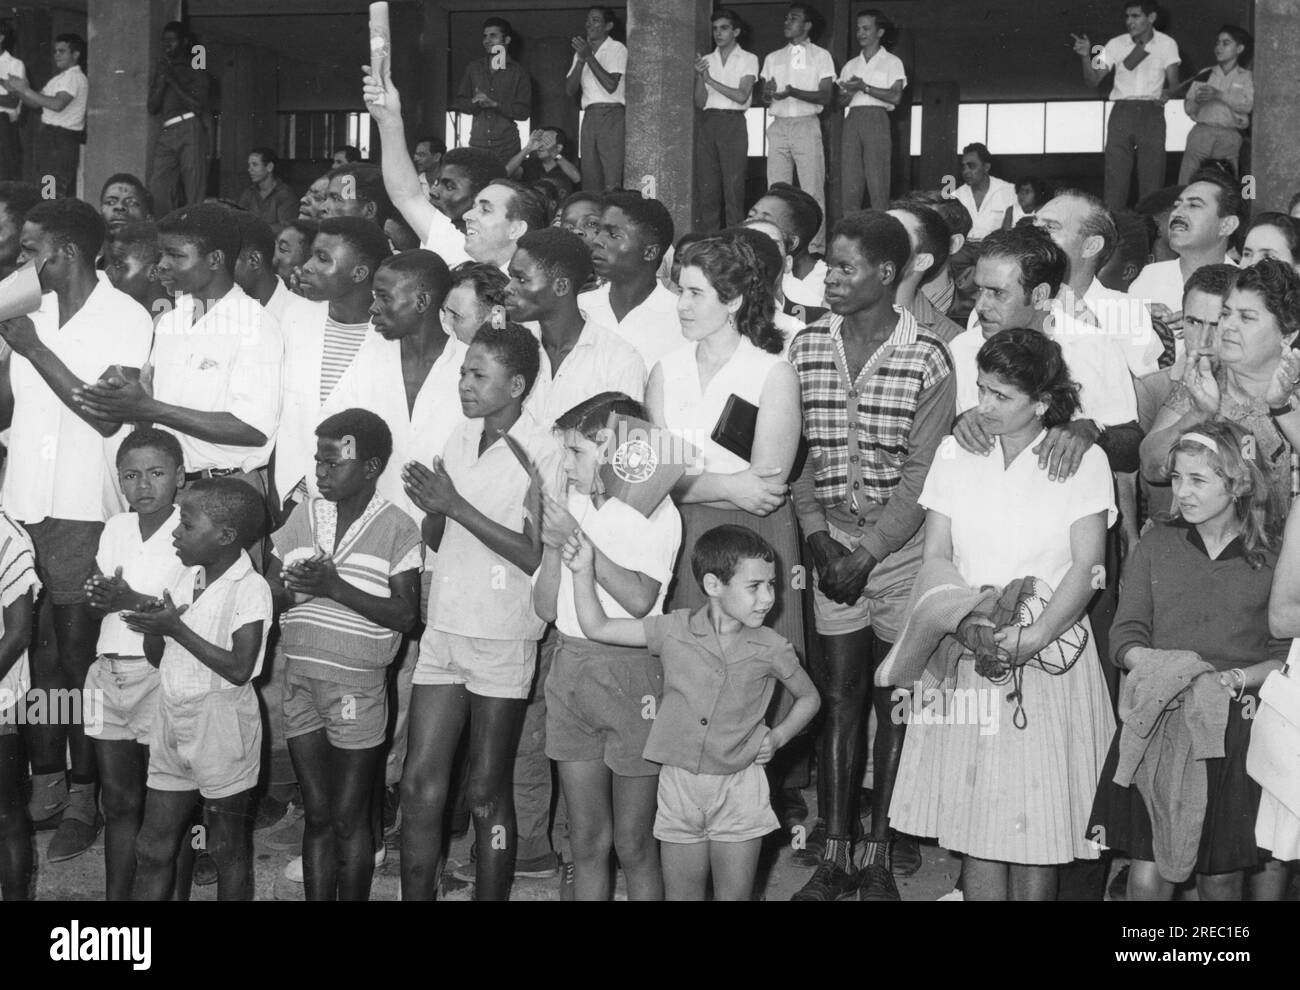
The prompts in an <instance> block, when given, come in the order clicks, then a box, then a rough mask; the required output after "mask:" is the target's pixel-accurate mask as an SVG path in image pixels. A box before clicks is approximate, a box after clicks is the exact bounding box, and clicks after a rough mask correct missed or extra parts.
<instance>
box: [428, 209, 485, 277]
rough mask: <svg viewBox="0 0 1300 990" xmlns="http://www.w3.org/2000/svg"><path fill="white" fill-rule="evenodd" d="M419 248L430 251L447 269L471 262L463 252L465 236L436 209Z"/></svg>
mask: <svg viewBox="0 0 1300 990" xmlns="http://www.w3.org/2000/svg"><path fill="white" fill-rule="evenodd" d="M420 247H421V248H423V249H424V250H425V251H432V252H433V253H434V254H436V255H437V256H438V257H439V258H441V259H442V260H443V261H444V262H446V264H447V267H448V268H455V267H456V266H457V265H459V264H460V263H461V262H464V261H472V260H473V259H472V258H470V256H469V252H468V251H466V250H465V235H464V234H463V233H462V232H461V231H459V230H457V229H456V225H455V224H454V223H452V222H451V221H450V220H449V219H448V218H447V215H446V214H445V213H443V212H442V211H441V210H437V209H435V210H434V211H433V219H432V220H430V221H429V229H428V230H426V231H425V232H424V237H423V239H422V240H421V241H420Z"/></svg>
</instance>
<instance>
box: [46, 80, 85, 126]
mask: <svg viewBox="0 0 1300 990" xmlns="http://www.w3.org/2000/svg"><path fill="white" fill-rule="evenodd" d="M89 88H90V87H89V85H88V83H87V82H86V74H85V73H84V72H82V71H81V66H79V65H74V66H73V67H72V68H71V69H67V70H65V71H63V72H60V73H59V74H58V75H57V76H55V77H54V78H53V79H51V80H50V81H49V82H47V83H46V84H45V86H44V87H43V88H42V89H41V95H42V96H58V95H59V94H60V93H67V94H68V95H69V96H71V97H72V100H71V101H70V102H69V103H68V105H67V106H66V107H64V108H63V109H62V110H51V109H50V108H49V107H45V108H43V109H42V110H41V123H42V124H44V125H45V126H46V127H66V128H67V129H68V130H70V131H84V130H85V129H86V93H87V92H88V91H89Z"/></svg>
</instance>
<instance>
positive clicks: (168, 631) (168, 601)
mask: <svg viewBox="0 0 1300 990" xmlns="http://www.w3.org/2000/svg"><path fill="white" fill-rule="evenodd" d="M189 608H190V607H189V606H188V605H182V606H181V607H180V608H177V607H176V604H175V603H174V602H173V601H172V596H171V594H170V593H169V592H166V591H164V592H163V596H162V599H161V600H159V599H157V598H155V599H154V600H153V601H152V602H150V603H149V604H148V606H146V607H142V608H141V609H139V610H137V611H135V612H123V613H122V621H123V622H125V623H126V626H127V628H128V629H130V630H131V631H132V632H138V633H143V634H144V635H146V636H173V637H174V636H175V635H176V633H177V632H179V631H180V630H181V628H182V627H183V626H184V625H185V623H184V622H182V621H181V616H182V615H184V614H185V613H186V612H188V611H189Z"/></svg>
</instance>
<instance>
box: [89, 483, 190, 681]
mask: <svg viewBox="0 0 1300 990" xmlns="http://www.w3.org/2000/svg"><path fill="white" fill-rule="evenodd" d="M180 517H181V510H180V509H178V508H173V509H172V514H171V515H170V516H169V517H168V518H167V520H166V521H165V522H164V523H163V524H162V525H161V526H159V527H158V529H157V530H156V531H155V532H154V534H153V535H152V536H150V537H149V539H147V540H146V539H143V538H142V537H141V535H140V517H139V516H138V515H136V513H134V512H123V513H121V514H120V515H116V516H114V517H113V518H112V519H110V520H108V522H106V523H105V524H104V531H103V532H102V533H100V534H99V550H98V552H97V553H96V554H95V563H96V564H97V565H98V566H99V570H100V573H101V574H106V575H109V576H112V574H113V572H114V571H115V570H116V569H117V568H119V567H120V568H122V580H123V581H125V582H126V583H127V584H128V585H130V587H131V590H132V591H135V592H138V593H139V594H142V595H148V596H149V597H150V598H161V597H162V593H163V591H167V590H171V588H173V587H174V586H175V585H176V583H177V582H178V581H179V580H180V579H181V575H182V574H183V573H184V572H185V565H184V564H182V563H181V560H180V558H179V557H177V556H176V548H175V547H173V546H172V531H173V530H174V529H175V528H176V524H177V523H178V522H179V521H180ZM97 649H98V652H99V653H100V654H102V655H108V654H112V655H114V656H119V657H142V656H144V636H143V635H142V634H141V633H138V632H133V631H132V630H130V629H128V628H127V626H126V623H125V622H123V621H122V613H121V612H110V613H108V615H106V616H104V622H103V624H102V625H101V626H100V627H99V646H98V648H97Z"/></svg>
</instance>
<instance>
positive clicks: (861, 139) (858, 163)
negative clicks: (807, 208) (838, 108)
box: [840, 107, 893, 213]
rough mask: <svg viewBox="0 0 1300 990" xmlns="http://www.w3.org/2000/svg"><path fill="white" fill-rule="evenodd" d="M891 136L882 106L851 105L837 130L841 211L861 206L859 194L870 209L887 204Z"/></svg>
mask: <svg viewBox="0 0 1300 990" xmlns="http://www.w3.org/2000/svg"><path fill="white" fill-rule="evenodd" d="M892 150H893V138H892V136H891V135H890V133H889V113H888V112H887V111H886V110H884V109H883V108H882V107H853V108H852V109H851V110H849V112H848V115H847V116H846V117H845V118H844V127H843V129H842V130H841V131H840V207H841V210H842V211H843V212H844V213H852V212H853V211H855V210H861V209H863V204H862V194H863V192H864V191H865V192H866V193H867V194H868V195H869V196H870V203H871V209H873V210H883V209H886V208H887V207H888V206H889V166H890V154H891V152H892Z"/></svg>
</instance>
